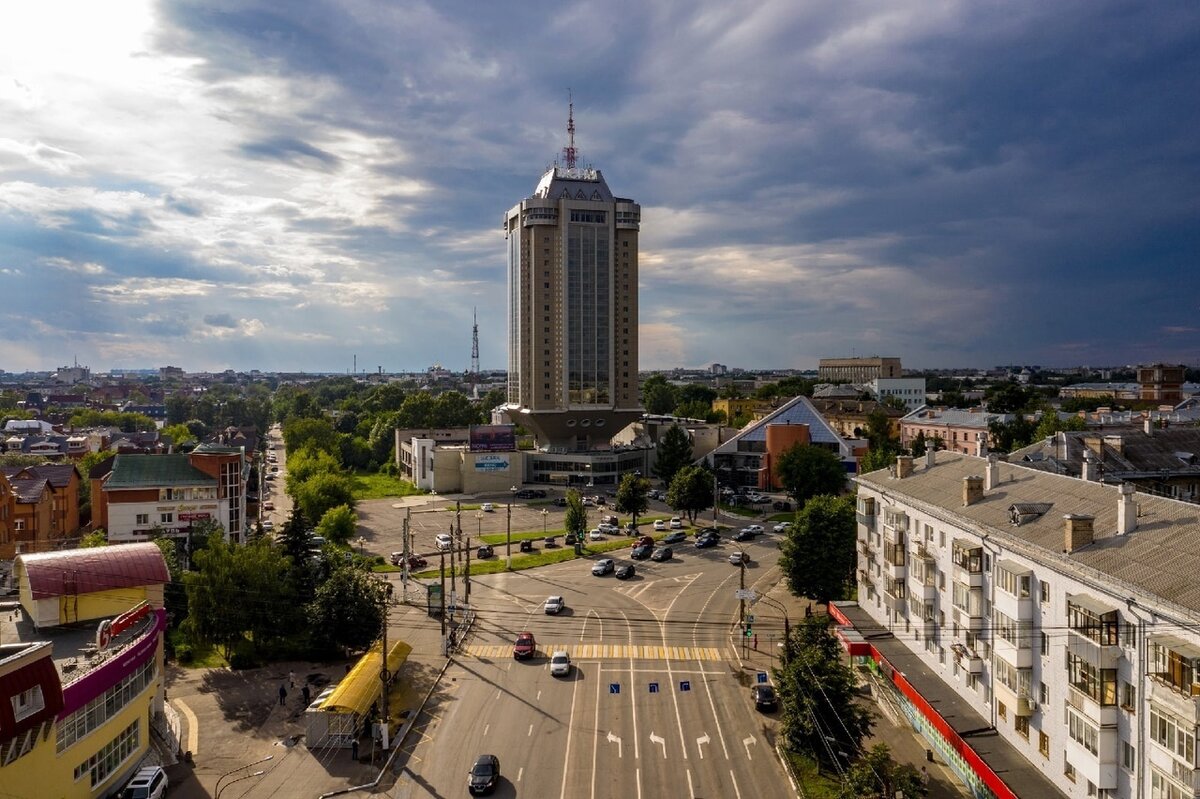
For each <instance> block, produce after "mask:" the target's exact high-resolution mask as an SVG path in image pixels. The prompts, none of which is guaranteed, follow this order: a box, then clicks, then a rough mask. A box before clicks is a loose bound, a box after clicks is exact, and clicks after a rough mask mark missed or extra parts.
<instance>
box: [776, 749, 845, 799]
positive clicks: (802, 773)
mask: <svg viewBox="0 0 1200 799" xmlns="http://www.w3.org/2000/svg"><path fill="white" fill-rule="evenodd" d="M784 754H785V755H786V756H787V758H788V760H789V761H791V764H792V770H793V771H795V772H796V780H797V782H799V783H800V788H801V790H802V791H803V795H804V796H806V797H809V799H837V797H838V796H840V795H841V787H842V782H841V780H840V779H839V778H838V776H837V775H836V774H833V773H830V772H828V771H818V770H817V761H816V760H814V759H812V758H811V757H809V756H808V755H804V754H799V753H796V752H788V751H786V750H785V751H784Z"/></svg>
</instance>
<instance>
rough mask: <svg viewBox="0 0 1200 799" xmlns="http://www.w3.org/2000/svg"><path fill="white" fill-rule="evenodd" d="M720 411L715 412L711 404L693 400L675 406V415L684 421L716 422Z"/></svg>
mask: <svg viewBox="0 0 1200 799" xmlns="http://www.w3.org/2000/svg"><path fill="white" fill-rule="evenodd" d="M719 413H720V411H714V410H713V408H712V403H711V402H701V401H699V400H692V401H690V402H681V403H679V404H678V405H676V406H675V415H676V416H678V417H680V418H682V419H703V420H705V421H706V422H712V421H715V420H716V419H717V418H718V414H719Z"/></svg>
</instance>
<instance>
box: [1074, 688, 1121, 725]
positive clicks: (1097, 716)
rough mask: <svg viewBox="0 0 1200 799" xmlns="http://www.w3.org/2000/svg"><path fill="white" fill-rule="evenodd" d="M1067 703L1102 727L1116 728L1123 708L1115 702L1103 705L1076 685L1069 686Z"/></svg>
mask: <svg viewBox="0 0 1200 799" xmlns="http://www.w3.org/2000/svg"><path fill="white" fill-rule="evenodd" d="M1067 704H1068V705H1070V706H1071V707H1073V708H1075V709H1076V710H1078V711H1079V712H1080V713H1082V714H1083V715H1085V716H1087V717H1088V718H1089V719H1091V720H1092V721H1093V722H1095V723H1096V724H1097V725H1098V726H1100V727H1113V728H1115V727H1116V725H1117V718H1118V717H1119V716H1120V713H1121V709H1120V708H1119V707H1117V705H1116V704H1115V703H1114V704H1111V705H1101V704H1100V703H1099V702H1097V701H1096V700H1095V699H1092V698H1091V697H1090V696H1088V695H1087V694H1086V693H1084V692H1083V691H1081V690H1079V689H1078V688H1076V687H1075V686H1074V685H1071V686H1069V687H1068V688H1067Z"/></svg>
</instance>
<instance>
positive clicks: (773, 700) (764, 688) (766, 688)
mask: <svg viewBox="0 0 1200 799" xmlns="http://www.w3.org/2000/svg"><path fill="white" fill-rule="evenodd" d="M750 696H752V697H754V707H755V709H756V710H761V711H763V712H764V713H770V712H771V711H773V710H775V709H776V708H777V707H779V699H778V697H777V696H776V695H775V687H774V686H772V685H769V684H767V683H759V684H757V685H755V686H754V687H753V688H751V689H750Z"/></svg>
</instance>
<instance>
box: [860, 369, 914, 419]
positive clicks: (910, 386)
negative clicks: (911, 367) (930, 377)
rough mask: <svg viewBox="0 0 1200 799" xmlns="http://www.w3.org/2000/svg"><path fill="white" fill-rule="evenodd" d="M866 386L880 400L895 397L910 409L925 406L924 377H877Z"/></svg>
mask: <svg viewBox="0 0 1200 799" xmlns="http://www.w3.org/2000/svg"><path fill="white" fill-rule="evenodd" d="M866 388H867V390H868V391H870V392H871V394H872V395H873V396H874V397H875V399H876V400H878V401H879V402H883V401H884V399H886V398H887V397H895V398H896V399H898V400H900V401H901V402H903V403H904V407H905V408H907V409H908V410H910V411H915V410H916V409H917V408H922V407H924V406H925V378H923V377H876V378H874V379H872V380H869V381H868V382H867V384H866Z"/></svg>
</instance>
